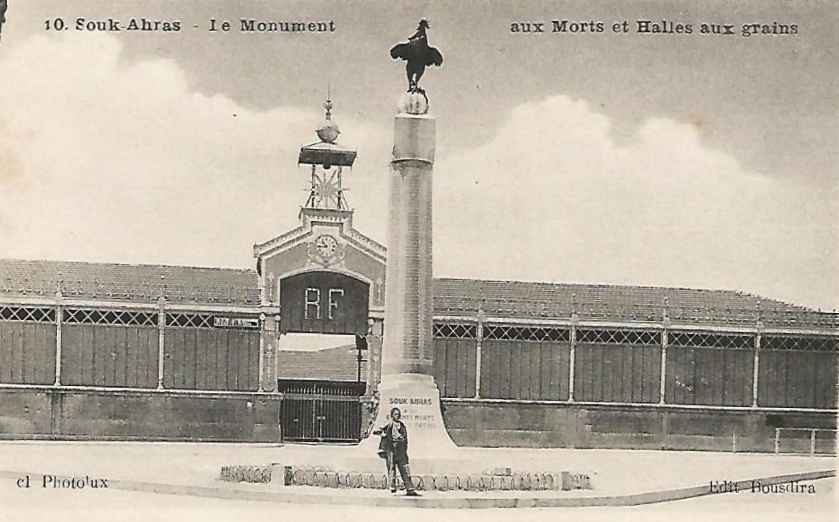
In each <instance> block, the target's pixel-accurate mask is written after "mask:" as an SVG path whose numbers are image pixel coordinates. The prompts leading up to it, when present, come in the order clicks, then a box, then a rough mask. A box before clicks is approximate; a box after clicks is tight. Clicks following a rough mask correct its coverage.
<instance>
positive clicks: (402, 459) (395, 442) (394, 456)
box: [373, 408, 420, 497]
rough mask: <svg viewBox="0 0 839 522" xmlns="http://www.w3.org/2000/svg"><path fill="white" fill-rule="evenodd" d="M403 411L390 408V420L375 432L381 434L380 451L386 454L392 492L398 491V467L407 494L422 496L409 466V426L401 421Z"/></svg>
mask: <svg viewBox="0 0 839 522" xmlns="http://www.w3.org/2000/svg"><path fill="white" fill-rule="evenodd" d="M401 418H402V412H401V411H400V410H399V408H393V409H392V410H390V422H389V423H387V424H386V425H385V426H383V427H381V428H379V429H377V430H376V431H374V432H373V433H374V434H375V435H381V436H382V440H381V442H380V443H379V452H380V453H382V452H383V453H384V454H385V460H386V463H387V478H388V482H389V483H390V492H391V493H396V469H397V468H399V474H400V475H401V476H402V482H404V483H405V489H406V490H407V493H406V495H407V496H409V497H418V496H420V495H419V493H417V491H416V489H415V488H414V483H413V481H412V480H411V468H410V467H409V466H408V428H406V427H405V423H404V422H402V421H401Z"/></svg>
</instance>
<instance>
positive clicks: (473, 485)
mask: <svg viewBox="0 0 839 522" xmlns="http://www.w3.org/2000/svg"><path fill="white" fill-rule="evenodd" d="M272 472H273V479H272ZM220 478H221V480H224V481H228V482H252V483H260V484H265V483H270V482H272V481H274V480H277V481H279V480H281V481H282V484H277V485H278V486H312V487H321V488H365V489H388V488H389V487H390V485H389V484H388V479H387V474H385V473H362V472H352V471H350V472H344V471H335V470H332V469H327V468H322V467H295V466H280V465H278V464H273V465H271V464H268V465H252V466H247V465H239V466H222V468H221V477H220ZM411 480H412V481H413V483H414V486H415V487H416V488H417V489H418V490H420V491H432V490H434V491H549V490H553V491H558V490H563V491H568V490H572V489H592V486H591V479H590V477H589V476H588V475H586V474H584V473H571V472H568V471H562V472H558V473H551V472H525V473H517V472H513V471H512V470H511V469H510V468H496V469H493V470H489V471H486V472H484V473H482V474H475V473H472V474H462V473H453V474H433V475H414V476H411ZM404 487H405V486H404V484H403V483H402V479H401V478H400V477H397V488H399V489H404Z"/></svg>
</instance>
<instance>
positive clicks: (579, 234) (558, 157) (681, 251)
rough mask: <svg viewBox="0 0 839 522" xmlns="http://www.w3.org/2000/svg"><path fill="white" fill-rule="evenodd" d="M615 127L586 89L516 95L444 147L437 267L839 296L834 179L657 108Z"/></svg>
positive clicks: (813, 300)
mask: <svg viewBox="0 0 839 522" xmlns="http://www.w3.org/2000/svg"><path fill="white" fill-rule="evenodd" d="M610 129H611V125H610V122H609V120H608V118H607V117H605V116H604V115H602V114H598V113H597V112H595V111H593V110H592V109H591V108H590V107H589V106H588V104H587V103H586V102H584V101H581V100H574V99H570V98H568V97H565V96H554V97H551V98H548V99H545V100H541V101H539V102H533V103H528V104H524V105H521V106H519V107H517V108H516V109H515V110H513V111H512V113H511V115H510V117H509V119H507V121H506V122H505V123H504V124H503V125H502V127H501V128H500V129H499V130H498V132H497V134H496V135H495V137H494V139H493V140H492V141H491V142H489V143H486V144H485V145H483V146H482V147H480V148H478V149H475V150H470V151H466V152H464V153H463V154H460V155H458V156H456V157H451V158H448V159H444V160H442V161H441V162H440V165H438V169H437V171H438V172H437V177H436V183H437V184H436V186H435V190H436V191H437V192H436V205H435V211H436V212H437V214H436V219H437V230H438V234H437V236H436V243H435V248H436V257H435V261H436V263H437V267H438V272H443V273H448V274H457V275H462V276H477V275H478V274H481V277H490V278H501V279H506V278H514V279H526V280H549V281H579V282H604V283H624V284H653V285H668V286H695V287H703V288H723V289H741V290H745V291H751V292H756V293H762V294H765V295H767V296H768V297H776V298H784V299H787V300H791V301H794V302H798V303H801V304H809V305H812V306H822V307H827V308H833V307H835V306H837V304H839V278H838V277H837V276H836V274H835V267H836V265H837V257H836V256H837V248H836V240H837V238H836V235H835V226H836V223H837V207H836V201H837V199H836V198H837V196H839V191H838V190H837V186H835V185H834V186H832V187H824V186H822V187H819V186H807V185H804V184H802V182H801V180H796V182H797V184H796V183H793V182H792V181H784V180H777V179H770V178H766V177H762V176H759V175H756V174H754V173H751V172H748V171H746V170H744V169H743V168H742V167H741V166H740V165H739V164H738V163H737V161H736V160H735V159H734V158H732V157H731V156H728V155H726V154H724V153H722V152H720V151H717V150H713V149H710V148H708V147H706V146H705V145H703V143H702V142H701V140H700V138H699V135H698V133H697V132H696V129H695V128H694V127H693V126H691V125H687V124H681V123H677V122H674V121H672V120H668V119H663V118H650V119H647V120H646V121H644V122H643V123H642V124H641V126H640V130H639V131H638V133H637V135H636V136H634V137H633V139H632V140H630V142H629V143H627V144H623V145H618V144H616V143H615V141H614V140H613V139H612V138H611V137H610ZM462 227H469V228H470V229H472V230H474V231H475V232H474V233H470V234H462V233H460V232H459V230H460V229H461V228H462Z"/></svg>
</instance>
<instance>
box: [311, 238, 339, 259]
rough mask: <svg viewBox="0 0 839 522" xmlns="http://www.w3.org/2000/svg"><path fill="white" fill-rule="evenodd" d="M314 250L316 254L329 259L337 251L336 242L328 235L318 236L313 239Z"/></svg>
mask: <svg viewBox="0 0 839 522" xmlns="http://www.w3.org/2000/svg"><path fill="white" fill-rule="evenodd" d="M315 249H317V252H318V254H320V255H321V256H323V257H331V256H333V255H334V254H335V251H336V250H337V249H338V241H337V240H336V239H335V238H334V237H332V236H330V235H328V234H324V235H322V236H318V238H317V239H315Z"/></svg>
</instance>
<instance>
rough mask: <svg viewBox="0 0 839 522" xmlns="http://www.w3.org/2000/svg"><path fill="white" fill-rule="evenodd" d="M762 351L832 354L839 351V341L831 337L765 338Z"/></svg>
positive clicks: (761, 344)
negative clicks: (798, 351) (799, 351)
mask: <svg viewBox="0 0 839 522" xmlns="http://www.w3.org/2000/svg"><path fill="white" fill-rule="evenodd" d="M760 349H761V350H802V351H808V352H832V351H834V350H839V340H837V339H832V338H830V337H786V336H768V335H767V336H764V337H762V338H761V339H760Z"/></svg>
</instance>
